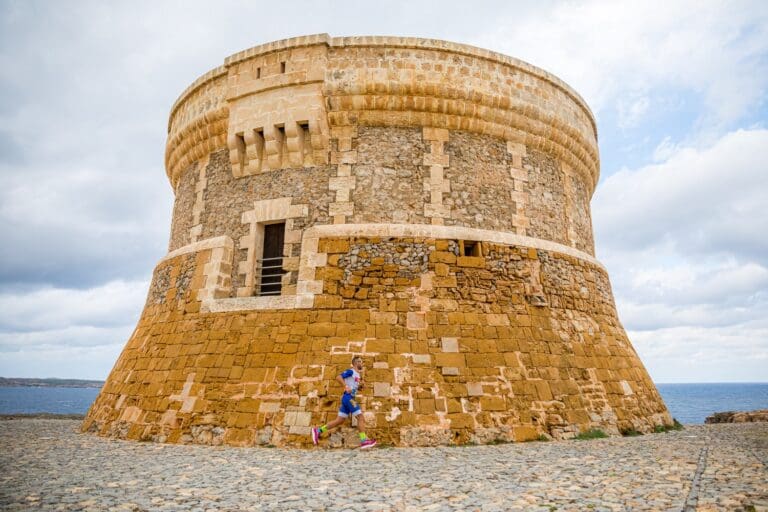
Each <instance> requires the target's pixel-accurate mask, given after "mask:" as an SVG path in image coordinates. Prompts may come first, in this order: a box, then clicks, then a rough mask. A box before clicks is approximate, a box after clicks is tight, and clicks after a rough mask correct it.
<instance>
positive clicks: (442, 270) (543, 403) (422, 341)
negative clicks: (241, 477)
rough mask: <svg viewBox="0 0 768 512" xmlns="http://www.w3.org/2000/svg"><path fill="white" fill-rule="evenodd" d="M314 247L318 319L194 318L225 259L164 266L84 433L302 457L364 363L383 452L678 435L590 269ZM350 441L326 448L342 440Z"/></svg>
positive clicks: (545, 259)
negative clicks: (287, 451)
mask: <svg viewBox="0 0 768 512" xmlns="http://www.w3.org/2000/svg"><path fill="white" fill-rule="evenodd" d="M350 227H351V226H345V228H347V230H348V231H349V228H350ZM368 228H369V229H368V230H370V229H373V227H370V226H369V227H368ZM430 229H431V230H432V231H434V232H435V233H434V234H437V235H439V234H440V231H444V230H440V229H436V228H429V227H425V228H424V230H423V231H429V230H430ZM364 230H366V229H363V231H364ZM405 230H406V231H407V230H408V229H407V227H405ZM382 231H383V230H382ZM414 231H417V230H414ZM464 234H465V235H466V234H467V233H464ZM305 243H306V240H305ZM317 247H318V249H317V251H318V252H317V253H315V255H313V256H312V257H313V258H315V259H316V260H317V261H324V262H325V264H324V265H322V266H319V267H317V268H316V270H315V272H316V276H318V277H321V278H322V281H323V291H324V293H322V294H319V295H317V296H316V297H315V302H314V307H313V308H312V309H311V310H307V309H305V310H302V309H292V310H277V311H263V312H261V311H258V312H247V313H246V312H231V313H227V312H218V313H212V312H209V313H203V312H201V311H200V306H201V301H200V296H201V295H202V294H203V293H204V291H205V290H204V288H203V285H204V283H205V282H206V279H207V278H206V276H205V272H204V269H205V268H206V266H211V265H215V264H216V261H214V259H215V257H216V256H215V253H216V252H217V251H218V252H225V251H223V250H222V249H220V248H213V249H210V248H208V249H202V250H200V251H196V252H190V253H187V254H182V255H179V256H175V257H170V258H168V259H166V260H165V261H164V262H163V263H162V264H161V265H160V266H158V268H157V270H156V271H155V277H154V280H153V283H152V288H151V292H150V297H149V300H148V303H147V306H146V308H145V311H144V314H143V315H142V318H141V321H140V322H139V325H138V327H137V329H136V331H135V333H134V334H133V336H132V337H131V339H130V341H129V342H128V345H127V346H126V348H125V350H124V351H123V354H122V355H121V356H120V359H119V360H118V362H117V364H116V366H115V368H114V370H113V371H112V373H111V374H110V376H109V379H108V380H107V382H106V384H105V386H104V388H103V390H102V392H101V394H100V395H99V397H98V399H97V400H96V402H95V403H94V405H93V407H92V408H91V410H90V412H89V414H88V417H87V419H86V421H85V423H84V424H83V429H84V430H87V431H97V432H99V433H100V434H102V435H109V436H116V437H121V438H128V439H137V440H153V441H161V442H164V441H167V442H182V443H202V444H214V445H216V444H222V443H224V444H233V445H243V446H252V445H277V446H307V445H309V444H310V440H309V437H308V434H309V428H310V425H316V424H321V423H324V422H327V421H330V420H331V419H333V418H334V417H335V416H336V409H337V406H338V397H339V392H340V390H339V389H338V385H337V384H336V383H335V381H334V378H335V376H336V375H337V374H338V373H339V372H340V371H341V370H343V369H344V368H346V367H348V365H349V362H350V359H351V356H352V355H353V354H361V355H362V356H363V357H364V359H365V362H366V366H367V371H366V381H367V388H366V389H365V390H364V391H363V393H362V397H361V399H360V401H361V403H362V406H363V409H364V410H365V411H367V412H366V418H367V420H368V422H369V424H370V425H371V427H370V434H371V435H373V436H374V437H376V438H378V439H379V440H381V441H382V442H384V443H391V444H394V445H399V446H428V445H444V444H461V443H488V442H498V441H525V440H531V439H536V438H538V437H539V436H541V435H547V436H551V437H554V438H557V439H562V438H568V437H572V436H574V435H576V434H577V433H579V432H580V431H584V430H587V429H590V428H600V429H602V430H604V431H605V432H607V433H612V434H618V433H619V432H620V431H622V430H628V429H634V430H637V431H640V432H648V431H651V430H653V427H654V426H655V425H668V424H670V423H671V420H670V417H669V414H668V413H667V410H666V408H665V407H664V405H663V402H662V400H661V398H660V397H659V395H658V393H657V391H656V389H655V387H654V385H653V383H652V382H651V380H650V378H649V377H648V374H647V373H646V371H645V369H644V368H643V366H642V364H641V362H640V360H639V359H638V357H637V355H636V353H635V352H634V350H633V349H632V347H631V345H630V343H629V341H628V340H627V338H626V335H625V333H624V331H623V329H622V327H621V326H620V325H619V322H618V321H617V318H616V311H615V309H614V306H613V303H612V300H611V297H610V294H609V292H608V290H609V289H610V288H609V283H608V278H607V276H606V273H605V271H604V270H603V269H602V268H600V267H599V266H598V265H596V264H594V263H589V262H585V261H583V260H580V259H578V258H574V257H571V256H568V255H566V254H559V253H557V252H554V251H546V250H541V249H538V250H537V249H535V248H531V247H526V246H523V245H508V244H501V243H492V242H481V248H480V251H481V253H482V254H483V255H484V256H467V257H464V256H458V249H459V244H458V241H457V240H454V239H441V238H437V237H434V236H431V237H425V236H414V237H392V236H366V237H362V236H355V237H342V238H340V237H330V236H329V237H322V238H319V239H318V242H317ZM355 256H356V257H355ZM395 258H398V260H399V264H397V265H395V264H393V263H392V261H393V260H394V259H395ZM350 432H351V431H349V430H347V431H346V432H344V431H342V433H340V434H336V435H335V436H332V437H331V439H330V441H329V443H330V445H331V446H343V445H345V444H347V443H349V442H350V438H348V436H349V434H350ZM345 434H346V436H345ZM351 440H352V443H353V444H354V435H353V436H352V437H351Z"/></svg>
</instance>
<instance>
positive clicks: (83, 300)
mask: <svg viewBox="0 0 768 512" xmlns="http://www.w3.org/2000/svg"><path fill="white" fill-rule="evenodd" d="M148 288H149V283H148V282H146V281H131V282H126V281H113V282H110V283H107V284H105V285H102V286H97V287H94V288H89V289H85V290H80V289H62V288H50V287H47V288H42V289H37V290H33V291H28V292H26V293H23V292H22V293H12V292H5V293H0V328H2V330H3V331H5V332H6V333H8V334H7V335H4V334H3V335H0V345H2V344H3V343H4V342H9V341H10V339H11V338H12V337H14V336H15V337H19V339H21V337H22V336H21V333H22V332H24V333H29V332H33V333H35V334H31V335H29V336H26V335H25V339H28V340H38V342H40V341H45V342H55V341H56V340H55V336H57V335H59V334H61V335H62V336H61V337H62V338H68V339H72V338H74V336H72V335H71V334H68V333H67V331H66V329H67V328H71V327H78V328H87V329H90V328H97V329H103V328H114V327H121V328H122V326H125V325H126V324H129V323H132V322H135V320H136V319H137V317H138V313H140V312H141V308H142V306H143V304H144V300H145V298H146V295H147V289H148ZM9 331H10V332H9ZM42 332H45V333H53V334H45V335H42V334H41V333H42ZM88 337H89V338H93V336H92V335H88ZM112 341H114V340H112Z"/></svg>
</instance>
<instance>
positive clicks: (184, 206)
mask: <svg viewBox="0 0 768 512" xmlns="http://www.w3.org/2000/svg"><path fill="white" fill-rule="evenodd" d="M198 165H200V164H199V162H195V163H194V164H192V165H190V166H189V167H188V168H187V169H186V170H185V171H184V172H183V173H182V174H181V177H180V178H179V183H178V185H177V186H176V190H175V195H176V200H175V201H174V203H173V219H172V220H171V239H170V242H169V243H168V251H169V252H170V251H175V250H176V249H178V248H179V247H182V246H184V245H187V244H189V243H190V242H191V240H190V238H189V230H190V229H191V228H192V208H193V206H194V203H195V184H196V183H197V166H198Z"/></svg>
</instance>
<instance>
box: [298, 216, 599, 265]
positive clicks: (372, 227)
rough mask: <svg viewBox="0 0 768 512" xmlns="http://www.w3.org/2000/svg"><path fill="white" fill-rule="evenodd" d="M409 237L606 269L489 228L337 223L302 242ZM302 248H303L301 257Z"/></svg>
mask: <svg viewBox="0 0 768 512" xmlns="http://www.w3.org/2000/svg"><path fill="white" fill-rule="evenodd" d="M349 236H365V237H371V236H373V237H408V238H434V239H443V240H471V241H478V242H493V243H497V244H504V245H517V246H522V247H527V248H530V249H541V250H542V251H551V252H556V253H560V254H565V255H567V256H571V257H573V258H578V259H580V260H584V261H587V262H589V263H591V264H592V265H595V266H597V267H600V269H602V270H603V271H605V270H606V269H605V267H604V266H603V264H602V263H600V262H599V261H598V260H597V259H596V258H595V257H594V256H592V255H590V254H587V253H586V252H583V251H580V250H578V249H574V248H573V247H568V246H566V245H563V244H558V243H556V242H550V241H549V240H542V239H540V238H533V237H529V236H523V235H517V234H515V233H505V232H502V231H492V230H489V229H477V228H467V227H463V226H434V225H430V224H334V225H326V226H313V227H311V228H309V229H307V230H306V231H305V232H304V236H303V239H304V240H307V239H311V238H317V239H320V238H331V237H349ZM303 253H304V251H303V245H302V254H303Z"/></svg>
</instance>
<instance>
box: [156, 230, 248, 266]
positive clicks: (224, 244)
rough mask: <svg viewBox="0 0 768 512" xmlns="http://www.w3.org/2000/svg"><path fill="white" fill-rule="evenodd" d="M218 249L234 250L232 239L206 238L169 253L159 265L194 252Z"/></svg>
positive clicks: (161, 259) (224, 237)
mask: <svg viewBox="0 0 768 512" xmlns="http://www.w3.org/2000/svg"><path fill="white" fill-rule="evenodd" d="M218 248H226V249H230V250H231V249H233V248H234V243H233V242H232V239H231V238H230V237H228V236H217V237H215V238H206V239H205V240H200V241H198V242H195V243H192V244H188V245H185V246H184V247H179V248H178V249H176V250H175V251H171V252H169V253H168V254H166V255H165V256H163V257H162V258H160V261H159V262H158V263H157V264H158V265H161V264H162V263H165V262H166V261H168V260H171V259H173V258H176V257H178V256H183V255H185V254H192V253H193V252H200V251H205V250H208V249H218Z"/></svg>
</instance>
